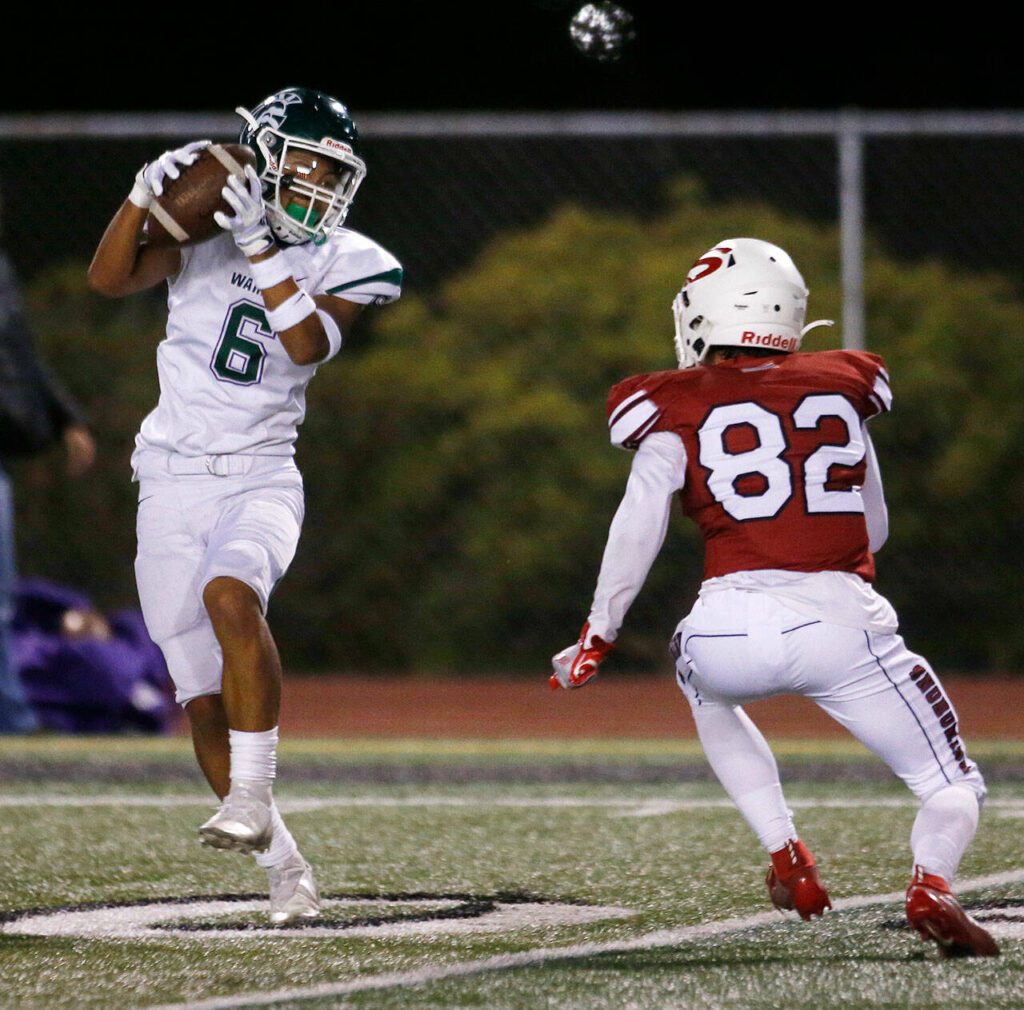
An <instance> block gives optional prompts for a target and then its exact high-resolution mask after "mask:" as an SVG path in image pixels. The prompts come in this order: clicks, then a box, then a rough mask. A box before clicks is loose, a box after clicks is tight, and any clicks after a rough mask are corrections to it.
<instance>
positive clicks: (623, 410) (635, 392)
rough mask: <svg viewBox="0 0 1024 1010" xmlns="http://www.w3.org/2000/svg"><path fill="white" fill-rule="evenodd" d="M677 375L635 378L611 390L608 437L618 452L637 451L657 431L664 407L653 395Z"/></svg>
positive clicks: (608, 410)
mask: <svg viewBox="0 0 1024 1010" xmlns="http://www.w3.org/2000/svg"><path fill="white" fill-rule="evenodd" d="M674 374H678V373H676V372H652V373H648V374H646V375H634V376H632V377H631V378H629V379H624V380H623V381H622V382H620V383H618V384H617V385H615V386H612V388H611V391H610V392H609V393H608V403H607V408H606V409H607V413H608V433H609V437H610V438H611V442H612V445H614V446H616V447H617V448H619V449H636V448H637V447H638V446H639V445H640V443H641V442H642V441H643V440H644V438H645V436H646V435H647V434H648V433H649V432H650V431H651V430H652V429H653V428H654V426H655V425H656V424H657V423H658V420H659V419H660V417H661V414H662V407H661V406H660V405H659V404H658V403H657V402H656V400H655V397H654V394H655V393H656V392H657V391H658V390H659V389H660V388H661V387H662V386H663V385H664V384H665V382H666V379H667V378H669V377H671V376H672V375H674Z"/></svg>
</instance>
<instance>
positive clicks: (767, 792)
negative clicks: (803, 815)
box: [732, 782, 797, 852]
mask: <svg viewBox="0 0 1024 1010" xmlns="http://www.w3.org/2000/svg"><path fill="white" fill-rule="evenodd" d="M732 801H733V803H735V804H736V806H737V808H738V809H739V812H740V813H741V814H743V817H744V819H745V820H746V822H747V823H748V824H749V825H750V826H751V828H753V829H754V833H755V834H756V835H757V840H758V841H759V842H760V843H761V844H762V845H763V846H764V848H765V851H766V852H778V851H779V849H781V848H783V847H784V846H785V844H786V842H788V841H789V840H790V839H791V838H792V839H794V840H795V839H796V838H797V833H796V826H795V825H794V824H793V811H792V810H790V809H789V808H788V807H787V806H786V797H785V796H783V795H782V785H781V784H780V783H778V782H776V783H775V784H774V785H770V786H763V787H762V788H761V789H755V790H753V791H752V792H749V793H744V794H743V795H742V796H733V798H732Z"/></svg>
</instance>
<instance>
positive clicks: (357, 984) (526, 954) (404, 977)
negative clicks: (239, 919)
mask: <svg viewBox="0 0 1024 1010" xmlns="http://www.w3.org/2000/svg"><path fill="white" fill-rule="evenodd" d="M1020 881H1024V869H1022V870H1009V871H1007V872H1004V873H990V874H987V875H986V876H983V877H973V878H972V879H970V880H962V881H960V882H959V883H958V885H957V891H958V892H959V893H963V892H964V891H978V890H982V889H983V888H986V887H999V886H1001V885H1003V884H1016V883H1018V882H1020ZM901 901H903V892H902V891H892V892H890V893H889V894H862V895H858V896H857V897H854V898H840V899H839V900H838V901H836V902H835V907H834V911H835V912H843V911H850V910H854V909H858V908H866V907H868V906H870V905H884V904H889V903H890V902H901ZM782 921H784V920H782V919H780V917H779V913H778V912H775V911H772V912H758V913H757V914H756V915H748V916H743V917H735V918H732V919H722V920H720V921H719V922H709V923H706V924H704V925H700V926H686V927H683V928H682V929H661V930H657V931H655V932H653V933H645V934H644V935H643V936H637V937H634V938H633V939H632V940H611V941H608V942H605V943H582V944H576V945H575V946H571V947H538V948H536V949H535V950H524V951H520V952H519V953H517V954H499V955H497V956H496V957H485V958H481V959H480V960H477V961H463V962H461V963H456V964H449V965H442V966H438V967H436V968H418V969H414V970H412V971H395V972H387V973H385V974H383V975H366V976H363V977H362V978H354V979H351V980H350V981H348V982H325V983H322V984H320V985H313V986H304V987H303V988H296V989H278V990H277V991H276V992H255V993H239V994H238V995H235V996H224V997H220V998H217V997H215V998H213V999H204V1000H199V1001H197V1002H193V1003H164V1004H162V1005H160V1006H155V1007H149V1008H147V1010H234V1008H239V1007H259V1006H272V1005H273V1004H274V1003H284V1002H288V1001H295V1000H313V999H324V998H326V997H329V996H346V995H349V994H351V993H356V992H370V991H373V990H375V989H399V988H402V987H404V986H414V985H423V984H425V983H427V982H440V981H443V980H445V979H449V978H459V977H460V976H465V975H479V974H482V973H484V972H489V971H506V970H508V969H510V968H528V967H533V966H535V965H539V964H543V963H544V962H546V961H567V960H575V959H578V958H585V957H594V956H595V955H597V954H623V953H629V952H630V951H635V950H651V949H652V948H655V947H672V946H675V945H676V944H679V943H686V942H687V941H690V940H703V939H705V938H707V937H714V936H721V935H722V934H723V933H735V932H739V931H741V930H745V929H753V928H754V927H756V926H765V925H769V924H772V923H774V924H778V923H780V922H782Z"/></svg>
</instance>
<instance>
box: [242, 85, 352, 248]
mask: <svg viewBox="0 0 1024 1010" xmlns="http://www.w3.org/2000/svg"><path fill="white" fill-rule="evenodd" d="M235 111H236V112H237V113H238V114H239V115H240V116H241V117H242V118H243V119H244V120H245V126H243V127H242V132H241V134H240V135H239V138H238V139H239V141H240V142H241V143H243V144H247V145H248V146H249V147H251V148H252V149H253V151H254V152H255V154H256V172H257V173H258V174H259V177H260V179H261V180H262V181H263V201H264V203H265V204H266V207H267V223H268V224H269V225H270V227H271V229H272V230H273V232H274V235H275V236H276V237H277V238H278V239H279V240H280V241H281V242H285V243H287V244H289V245H296V244H298V243H301V242H309V241H313V242H315V243H316V244H317V245H320V244H322V243H323V242H325V241H326V240H327V238H328V237H329V236H330V235H331V233H332V232H333V231H334V230H335V229H336V228H339V227H340V226H341V224H342V222H343V221H344V220H345V215H346V214H347V213H348V208H349V204H351V203H352V198H353V197H354V196H355V195H356V190H357V189H358V188H359V184H360V183H361V182H362V181H363V177H364V176H365V175H366V165H365V164H364V162H363V160H362V158H360V157H359V155H358V153H357V145H358V142H359V133H358V131H357V130H356V124H355V123H354V122H353V121H352V117H351V116H350V115H349V113H348V109H346V108H345V106H344V105H342V104H341V102H339V101H338V100H337V99H336V98H331V97H330V95H325V94H324V93H323V92H322V91H314V90H313V89H312V88H285V89H284V90H283V91H278V92H275V93H274V94H273V95H270V96H269V97H268V98H265V99H264V100H263V101H262V102H260V104H259V105H257V106H256V107H255V108H254V109H252V110H251V111H250V110H248V109H244V108H241V107H239V108H237V109H236V110H235ZM325 159H326V161H327V162H329V163H331V165H332V168H333V167H334V166H336V167H337V170H336V171H331V172H330V173H329V175H328V176H327V179H328V181H327V183H326V184H320V183H322V182H323V181H324V180H323V178H321V177H322V176H323V174H324V169H323V168H322V167H321V166H322V165H323V163H324V161H325Z"/></svg>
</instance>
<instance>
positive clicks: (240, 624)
mask: <svg viewBox="0 0 1024 1010" xmlns="http://www.w3.org/2000/svg"><path fill="white" fill-rule="evenodd" d="M203 606H205V607H206V612H207V613H208V614H209V615H210V621H211V622H212V624H213V627H214V629H215V630H216V631H217V633H218V634H219V635H220V634H226V635H232V636H234V635H240V636H245V635H251V634H252V633H253V632H254V631H256V630H257V629H258V628H259V625H260V623H261V622H262V620H263V609H262V607H261V606H260V599H259V597H258V596H257V595H256V591H255V590H254V589H253V588H252V587H251V586H247V585H246V584H245V583H244V582H240V581H239V580H238V579H233V578H230V577H229V576H226V575H225V576H218V577H217V578H214V579H211V580H210V581H209V582H208V583H207V584H206V586H205V587H204V589H203Z"/></svg>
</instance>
